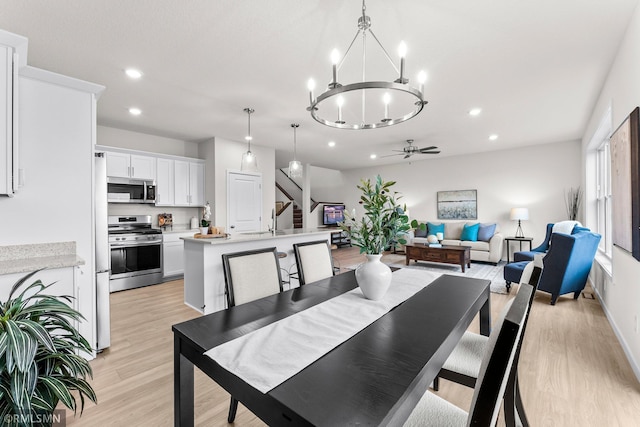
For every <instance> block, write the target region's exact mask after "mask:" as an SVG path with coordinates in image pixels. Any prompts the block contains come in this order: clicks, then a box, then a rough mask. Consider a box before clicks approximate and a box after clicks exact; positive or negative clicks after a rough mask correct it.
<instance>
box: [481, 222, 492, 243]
mask: <svg viewBox="0 0 640 427" xmlns="http://www.w3.org/2000/svg"><path fill="white" fill-rule="evenodd" d="M494 234H496V225H495V224H480V228H478V240H479V241H481V242H488V241H489V240H491V238H492V237H493V235H494Z"/></svg>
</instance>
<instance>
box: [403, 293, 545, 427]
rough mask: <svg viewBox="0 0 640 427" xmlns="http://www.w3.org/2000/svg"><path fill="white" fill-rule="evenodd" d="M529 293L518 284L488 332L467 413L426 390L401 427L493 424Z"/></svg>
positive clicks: (527, 309)
mask: <svg viewBox="0 0 640 427" xmlns="http://www.w3.org/2000/svg"><path fill="white" fill-rule="evenodd" d="M533 293H534V289H533V286H531V285H527V284H523V285H520V288H519V289H518V293H517V295H516V296H515V298H514V299H513V300H511V301H509V302H508V303H507V306H505V310H504V311H503V312H504V313H505V314H504V316H501V317H500V320H499V321H498V322H497V324H496V326H495V327H494V329H493V331H492V332H491V335H490V336H489V340H488V342H487V345H486V351H485V354H484V356H483V358H482V362H481V364H480V367H479V372H478V379H477V381H476V385H475V387H474V392H473V400H472V401H471V408H470V410H469V412H468V413H467V412H465V411H464V410H462V409H460V408H458V407H457V406H455V405H453V404H452V403H449V402H448V401H446V400H444V399H442V398H441V397H438V396H436V395H435V394H434V393H431V392H430V391H427V392H426V393H425V394H424V396H423V397H422V398H421V399H420V401H419V402H418V404H417V405H416V407H415V408H414V410H413V412H411V414H410V415H409V418H408V419H407V421H406V422H405V424H404V425H405V427H414V426H416V427H417V426H421V427H429V426H433V427H436V426H438V427H440V426H448V427H453V426H470V425H478V426H486V427H490V426H495V425H496V421H497V419H498V413H499V411H500V404H501V402H502V398H503V396H504V394H505V390H506V388H507V382H508V378H509V375H510V373H511V368H512V366H513V363H514V359H515V356H516V352H517V349H518V345H519V344H520V342H521V340H522V334H523V329H524V324H525V322H526V319H527V315H528V313H529V301H530V300H531V298H532V295H533Z"/></svg>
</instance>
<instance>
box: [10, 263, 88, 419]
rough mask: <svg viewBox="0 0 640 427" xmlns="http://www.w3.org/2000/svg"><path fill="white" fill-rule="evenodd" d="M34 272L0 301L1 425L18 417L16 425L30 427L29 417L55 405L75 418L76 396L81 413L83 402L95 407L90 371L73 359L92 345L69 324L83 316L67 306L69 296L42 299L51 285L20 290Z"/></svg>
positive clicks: (38, 284)
mask: <svg viewBox="0 0 640 427" xmlns="http://www.w3.org/2000/svg"><path fill="white" fill-rule="evenodd" d="M35 273H37V271H35V272H33V273H30V274H28V275H26V276H25V277H23V278H22V279H20V280H18V282H16V283H15V284H14V285H13V287H12V289H11V291H10V293H9V296H8V298H7V301H5V302H0V420H6V419H9V417H13V418H14V419H16V418H17V419H18V420H19V421H18V424H17V425H21V426H30V425H32V420H33V419H34V418H38V417H34V414H52V413H53V410H54V409H55V408H56V406H57V405H58V403H59V402H62V403H63V404H64V405H65V406H66V407H67V408H69V409H72V410H73V411H74V413H76V409H77V407H76V397H75V396H74V395H75V394H77V395H78V396H79V397H80V413H82V410H83V409H84V402H85V397H87V398H89V399H90V400H91V401H93V402H94V403H95V402H96V395H95V392H94V391H93V389H92V388H91V386H90V385H89V383H88V382H87V380H86V378H87V376H89V377H91V375H92V372H91V367H90V366H89V363H88V362H87V360H86V359H84V358H83V357H82V356H80V355H79V354H78V353H80V352H83V351H84V352H88V353H89V352H91V346H90V345H89V343H88V342H87V340H85V339H84V338H83V337H82V335H80V333H79V332H78V331H77V330H76V328H75V327H74V326H73V324H72V321H78V320H80V319H82V318H83V317H82V315H81V314H80V313H79V312H77V311H76V310H74V309H73V308H72V307H70V306H69V305H68V304H70V303H71V301H72V297H70V296H51V295H47V294H46V291H47V289H48V288H49V287H50V286H52V285H53V283H52V284H49V285H44V284H43V283H42V281H40V280H36V281H35V282H33V283H32V284H31V285H28V286H26V287H25V286H23V285H24V284H25V283H26V282H27V280H29V279H30V278H31V277H32V276H33V275H34V274H35ZM72 392H74V394H72ZM16 415H17V416H18V417H16ZM12 425H16V424H12Z"/></svg>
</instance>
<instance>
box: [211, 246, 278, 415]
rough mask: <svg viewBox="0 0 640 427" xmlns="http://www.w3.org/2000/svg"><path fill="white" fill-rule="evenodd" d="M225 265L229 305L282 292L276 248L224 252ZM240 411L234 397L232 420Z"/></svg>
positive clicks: (232, 401)
mask: <svg viewBox="0 0 640 427" xmlns="http://www.w3.org/2000/svg"><path fill="white" fill-rule="evenodd" d="M222 268H223V270H224V283H225V295H226V297H227V305H228V307H234V306H236V305H240V304H244V303H247V302H251V301H255V300H257V299H260V298H264V297H268V296H270V295H274V294H277V293H279V292H282V277H281V275H280V263H279V262H278V251H277V249H276V248H266V249H256V250H251V251H243V252H234V253H228V254H223V255H222ZM237 410H238V401H237V400H236V399H235V398H234V397H233V396H231V403H230V405H229V416H228V417H227V421H228V422H230V423H232V422H233V420H234V419H235V418H236V412H237Z"/></svg>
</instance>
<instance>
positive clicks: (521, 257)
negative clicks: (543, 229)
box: [513, 223, 553, 262]
mask: <svg viewBox="0 0 640 427" xmlns="http://www.w3.org/2000/svg"><path fill="white" fill-rule="evenodd" d="M552 230H553V223H549V224H547V234H546V235H545V236H544V241H543V242H542V244H541V245H540V246H538V247H537V248H533V249H531V250H530V251H520V252H514V254H513V262H518V261H533V258H534V256H535V254H543V253H545V252H547V251H548V250H549V241H550V240H551V232H552Z"/></svg>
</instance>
